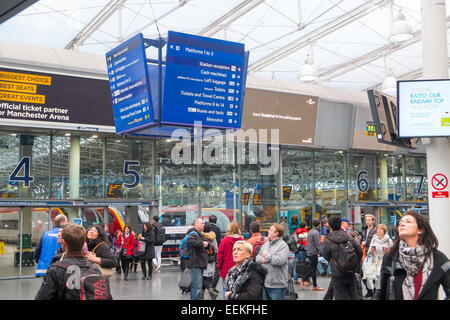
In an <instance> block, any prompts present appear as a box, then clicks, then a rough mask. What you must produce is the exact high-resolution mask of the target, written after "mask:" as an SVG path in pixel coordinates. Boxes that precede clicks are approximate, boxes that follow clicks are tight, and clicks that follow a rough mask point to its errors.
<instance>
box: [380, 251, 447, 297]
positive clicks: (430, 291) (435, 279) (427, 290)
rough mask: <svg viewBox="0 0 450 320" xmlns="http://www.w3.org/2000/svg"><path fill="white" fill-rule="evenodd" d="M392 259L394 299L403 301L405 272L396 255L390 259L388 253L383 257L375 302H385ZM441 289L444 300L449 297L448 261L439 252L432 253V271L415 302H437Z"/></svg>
mask: <svg viewBox="0 0 450 320" xmlns="http://www.w3.org/2000/svg"><path fill="white" fill-rule="evenodd" d="M392 259H394V286H393V289H394V298H395V300H403V289H402V286H403V281H405V279H406V270H405V269H403V267H402V265H401V264H400V262H399V261H398V253H397V254H394V257H392V256H391V255H390V254H389V253H387V254H385V255H384V256H383V263H382V264H381V275H380V290H379V291H378V292H377V293H376V295H375V300H387V299H388V291H389V278H390V277H391V270H392ZM441 285H442V287H443V289H444V292H445V294H446V299H448V298H449V297H450V261H449V260H448V258H447V256H446V255H445V254H444V253H442V252H441V251H439V250H434V251H433V270H432V271H431V273H430V275H429V276H428V279H427V281H426V282H425V284H424V285H423V287H422V290H421V291H420V292H419V296H418V298H417V300H437V299H438V292H439V286H441Z"/></svg>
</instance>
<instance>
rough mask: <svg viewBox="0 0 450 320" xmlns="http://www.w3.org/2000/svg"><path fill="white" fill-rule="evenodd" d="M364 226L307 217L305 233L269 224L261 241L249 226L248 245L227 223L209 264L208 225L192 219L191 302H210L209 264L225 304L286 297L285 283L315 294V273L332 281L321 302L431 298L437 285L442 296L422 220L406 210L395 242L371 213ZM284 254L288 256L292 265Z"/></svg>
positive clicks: (449, 282)
mask: <svg viewBox="0 0 450 320" xmlns="http://www.w3.org/2000/svg"><path fill="white" fill-rule="evenodd" d="M284 222H285V221H284ZM365 222H366V223H365V225H364V226H363V230H362V233H361V234H359V233H358V232H356V231H352V230H351V229H352V228H351V224H352V223H351V222H350V221H349V220H348V219H347V218H341V217H339V216H332V217H330V218H329V219H327V218H326V217H322V219H320V220H319V219H313V220H312V228H311V229H310V230H308V228H307V227H306V223H304V222H301V224H300V227H299V228H298V229H296V230H295V232H294V233H293V234H292V235H289V229H288V228H287V227H286V224H285V223H283V225H282V224H278V223H273V224H272V225H271V226H270V228H269V230H268V234H267V236H264V235H262V234H261V224H260V223H259V222H257V221H253V222H252V223H251V224H250V226H249V229H250V231H251V236H250V238H248V239H247V240H244V238H243V237H242V233H241V231H240V229H239V226H238V224H237V223H235V222H232V223H230V224H229V226H228V229H227V232H226V234H225V236H224V237H223V238H222V239H221V241H220V243H219V245H218V248H216V250H217V255H216V259H213V258H211V257H210V258H208V255H209V256H210V255H211V253H210V252H214V250H211V249H210V247H211V246H212V243H211V240H210V236H209V235H207V234H206V232H205V229H206V228H208V229H209V232H210V233H212V232H213V231H212V226H215V223H214V222H211V221H209V222H207V223H206V225H205V222H204V221H203V220H202V219H200V218H197V219H195V221H194V223H193V228H192V229H191V230H189V232H188V233H187V236H186V237H187V239H186V245H187V248H188V250H189V257H188V258H187V268H188V269H189V270H190V272H191V288H190V294H191V299H192V300H198V299H204V298H205V296H204V293H205V291H208V292H209V293H210V298H211V299H213V300H214V299H216V297H217V294H218V291H217V289H216V285H217V282H214V281H210V280H207V281H206V285H205V279H210V278H211V277H213V276H212V274H213V272H212V266H213V265H215V274H217V273H218V274H219V276H220V278H222V291H223V299H224V300H285V299H286V298H287V297H288V296H290V293H289V291H290V290H292V289H290V283H292V282H294V283H296V284H298V285H300V287H301V289H302V290H306V289H307V287H308V286H309V285H311V284H312V287H311V290H314V291H322V290H324V288H321V287H319V286H318V284H317V276H331V280H330V284H329V287H328V288H327V291H326V293H325V296H324V300H332V299H334V300H362V299H364V298H365V299H375V300H421V299H437V298H438V291H439V287H442V288H443V290H444V292H445V295H446V297H448V296H449V294H450V262H449V260H448V258H447V257H446V256H445V254H443V253H442V252H441V251H439V250H438V249H437V248H438V241H437V239H436V236H435V235H434V233H433V231H432V229H431V227H430V224H429V222H428V219H427V218H426V217H425V216H424V215H422V214H421V213H418V212H416V211H407V212H406V213H405V215H404V216H403V218H402V219H401V220H400V221H399V224H398V228H397V229H396V231H395V235H394V239H391V238H390V237H389V234H388V230H387V227H386V226H385V225H384V224H378V225H375V217H374V216H373V215H371V214H367V215H366V216H365ZM192 231H195V232H192ZM219 234H220V231H217V233H216V237H217V236H219ZM208 252H209V254H208ZM290 255H293V256H294V257H295V258H293V259H292V260H294V267H293V268H292V267H290V266H289V264H290V263H291V262H290V260H291V259H290V258H289V256H290ZM302 266H303V267H302ZM304 266H307V267H306V268H305V267H304ZM208 268H209V272H207V271H206V270H207V269H208ZM305 270H306V271H305ZM208 274H209V276H205V275H208ZM310 279H312V283H311V282H310ZM363 286H364V287H365V288H366V291H367V293H366V295H365V296H364V297H363Z"/></svg>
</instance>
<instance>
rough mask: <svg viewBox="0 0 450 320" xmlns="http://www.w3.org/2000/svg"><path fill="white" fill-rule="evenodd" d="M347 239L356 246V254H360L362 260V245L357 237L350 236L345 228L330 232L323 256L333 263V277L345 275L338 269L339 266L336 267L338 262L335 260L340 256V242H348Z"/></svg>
mask: <svg viewBox="0 0 450 320" xmlns="http://www.w3.org/2000/svg"><path fill="white" fill-rule="evenodd" d="M347 241H350V242H351V244H352V245H353V247H354V248H355V252H356V255H357V256H358V258H359V260H361V259H362V256H363V251H362V248H361V246H360V245H359V243H358V242H357V241H356V240H355V239H353V238H352V237H351V236H349V235H348V234H347V233H346V232H345V231H343V230H338V231H332V232H331V233H330V234H328V236H327V238H326V239H325V242H324V245H323V257H324V259H325V260H327V261H329V262H330V263H331V275H332V276H333V277H341V276H343V275H344V274H342V273H341V272H340V271H339V270H338V268H337V267H336V263H335V262H334V261H335V260H337V258H338V256H339V244H341V243H346V242H347ZM332 258H334V259H332Z"/></svg>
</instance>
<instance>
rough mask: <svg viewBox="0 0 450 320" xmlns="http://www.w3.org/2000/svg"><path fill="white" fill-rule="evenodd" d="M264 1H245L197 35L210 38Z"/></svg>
mask: <svg viewBox="0 0 450 320" xmlns="http://www.w3.org/2000/svg"><path fill="white" fill-rule="evenodd" d="M264 1H265V0H245V1H243V2H241V3H240V4H239V5H237V6H236V7H234V8H233V9H231V10H230V11H228V12H227V13H226V14H224V15H223V16H221V17H220V18H219V19H217V20H216V21H214V22H213V23H211V24H210V25H209V26H207V27H206V28H204V29H203V30H201V31H200V32H199V33H198V35H201V36H205V37H211V36H212V35H214V34H216V33H217V32H219V31H221V30H223V28H224V27H226V26H228V25H229V24H231V23H232V22H233V21H235V20H237V19H238V18H240V17H242V16H243V15H245V14H246V13H247V12H249V11H251V10H252V9H254V8H256V7H257V6H259V5H260V4H261V3H263V2H264Z"/></svg>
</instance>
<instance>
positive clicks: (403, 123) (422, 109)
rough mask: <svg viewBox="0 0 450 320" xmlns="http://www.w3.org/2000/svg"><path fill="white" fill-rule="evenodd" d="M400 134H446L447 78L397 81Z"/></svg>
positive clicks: (449, 129) (449, 114)
mask: <svg viewBox="0 0 450 320" xmlns="http://www.w3.org/2000/svg"><path fill="white" fill-rule="evenodd" d="M397 101H398V129H399V136H400V137H404V138H406V137H411V138H412V137H414V138H420V137H448V136H450V80H449V79H444V80H405V81H398V83H397Z"/></svg>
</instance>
